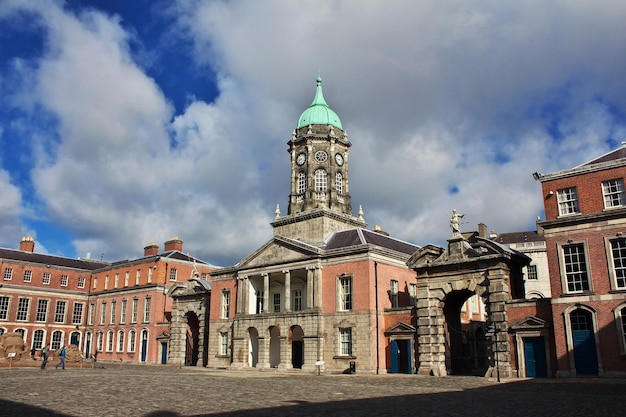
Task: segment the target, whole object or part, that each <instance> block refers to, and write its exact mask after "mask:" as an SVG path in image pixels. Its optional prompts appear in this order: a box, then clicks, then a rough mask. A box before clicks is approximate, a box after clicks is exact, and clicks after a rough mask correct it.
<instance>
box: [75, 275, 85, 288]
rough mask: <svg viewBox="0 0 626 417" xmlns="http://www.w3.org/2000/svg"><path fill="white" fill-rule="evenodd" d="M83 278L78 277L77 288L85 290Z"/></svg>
mask: <svg viewBox="0 0 626 417" xmlns="http://www.w3.org/2000/svg"><path fill="white" fill-rule="evenodd" d="M85 281H86V280H85V277H78V284H77V285H78V288H85Z"/></svg>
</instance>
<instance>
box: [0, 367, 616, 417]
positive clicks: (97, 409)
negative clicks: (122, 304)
mask: <svg viewBox="0 0 626 417" xmlns="http://www.w3.org/2000/svg"><path fill="white" fill-rule="evenodd" d="M52 365H54V363H53V364H52ZM400 415H411V416H463V417H467V416H507V417H508V416H524V417H529V416H540V415H550V416H602V417H608V416H624V415H626V380H623V379H578V380H563V379H561V380H556V379H543V380H539V379H538V380H506V381H503V382H502V383H497V382H496V381H494V380H490V379H485V378H479V377H447V378H434V377H417V376H415V375H379V376H365V375H359V374H357V375H322V376H317V375H311V374H307V375H302V374H289V375H284V374H275V373H266V372H228V371H211V370H206V369H195V368H182V369H179V368H178V367H170V366H139V365H124V366H119V365H106V367H104V368H95V369H91V368H83V369H78V368H70V369H67V370H66V371H61V370H55V369H54V366H52V367H50V368H49V369H47V370H46V371H41V370H39V369H37V368H13V369H8V368H1V369H0V416H42V417H48V416H89V417H95V416H146V417H154V416H164V417H178V416H245V417H258V416H329V417H330V416H359V417H365V416H395V417H397V416H400Z"/></svg>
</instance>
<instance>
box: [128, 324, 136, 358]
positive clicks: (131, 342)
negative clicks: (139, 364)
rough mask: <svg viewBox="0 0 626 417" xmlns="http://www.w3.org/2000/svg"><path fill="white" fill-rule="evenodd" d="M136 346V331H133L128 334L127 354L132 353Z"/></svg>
mask: <svg viewBox="0 0 626 417" xmlns="http://www.w3.org/2000/svg"><path fill="white" fill-rule="evenodd" d="M136 346H137V331H135V330H134V329H132V330H130V331H129V332H128V352H130V353H134V352H135V348H136Z"/></svg>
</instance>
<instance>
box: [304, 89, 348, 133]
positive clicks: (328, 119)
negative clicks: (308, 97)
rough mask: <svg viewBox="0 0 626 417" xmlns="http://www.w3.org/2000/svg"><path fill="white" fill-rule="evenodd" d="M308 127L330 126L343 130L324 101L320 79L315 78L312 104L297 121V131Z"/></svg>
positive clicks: (336, 117) (339, 121) (335, 114)
mask: <svg viewBox="0 0 626 417" xmlns="http://www.w3.org/2000/svg"><path fill="white" fill-rule="evenodd" d="M309 125H331V126H335V127H336V128H338V129H341V130H343V127H342V126H341V120H339V116H337V113H335V112H334V111H333V110H332V109H331V108H330V107H328V104H326V100H324V93H323V92H322V77H317V89H316V90H315V97H314V98H313V102H312V103H311V105H310V106H309V108H308V109H306V110H305V111H304V112H302V115H301V116H300V119H298V129H300V128H301V127H304V126H309Z"/></svg>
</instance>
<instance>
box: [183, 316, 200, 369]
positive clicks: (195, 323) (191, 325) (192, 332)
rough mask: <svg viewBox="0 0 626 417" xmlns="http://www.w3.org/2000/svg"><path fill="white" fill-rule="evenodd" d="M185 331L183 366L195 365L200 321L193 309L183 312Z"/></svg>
mask: <svg viewBox="0 0 626 417" xmlns="http://www.w3.org/2000/svg"><path fill="white" fill-rule="evenodd" d="M185 322H186V323H187V331H186V333H185V334H186V336H185V366H196V365H197V364H198V354H199V343H198V342H199V340H200V322H199V320H198V315H197V314H196V313H194V312H193V311H188V312H187V314H185Z"/></svg>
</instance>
